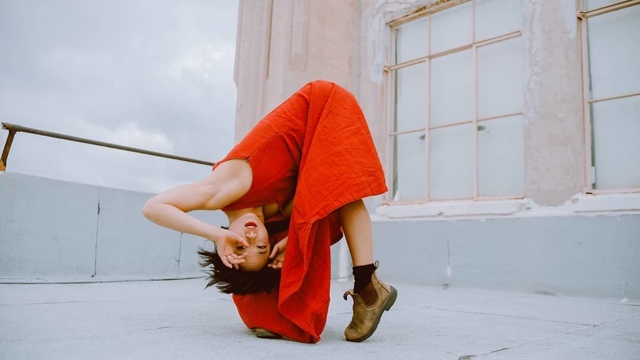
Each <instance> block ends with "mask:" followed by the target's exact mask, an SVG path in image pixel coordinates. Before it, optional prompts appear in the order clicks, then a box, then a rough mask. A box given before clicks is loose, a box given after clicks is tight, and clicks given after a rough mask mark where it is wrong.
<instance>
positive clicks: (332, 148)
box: [214, 81, 387, 342]
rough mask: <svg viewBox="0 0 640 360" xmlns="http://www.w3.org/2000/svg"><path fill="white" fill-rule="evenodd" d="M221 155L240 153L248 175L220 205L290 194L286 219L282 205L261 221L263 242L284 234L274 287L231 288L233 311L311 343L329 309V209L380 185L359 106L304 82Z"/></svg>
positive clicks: (334, 88) (333, 217) (280, 200)
mask: <svg viewBox="0 0 640 360" xmlns="http://www.w3.org/2000/svg"><path fill="white" fill-rule="evenodd" d="M229 159H246V160H247V161H248V162H249V164H250V166H251V169H252V171H253V182H252V185H251V187H250V189H249V191H248V192H247V194H245V195H244V196H243V197H242V198H240V199H238V200H237V201H235V202H234V203H233V204H231V205H229V206H228V207H226V208H225V209H223V210H237V209H242V208H247V207H253V206H260V205H267V204H273V203H277V204H279V206H280V209H281V210H282V209H283V208H284V207H285V206H286V204H288V203H289V201H290V200H291V199H292V198H294V206H293V213H292V214H291V218H290V220H285V219H283V218H282V211H280V213H279V214H276V215H275V216H273V217H270V218H269V219H266V220H265V222H266V226H267V229H268V230H269V232H270V239H271V241H273V242H275V241H277V240H279V239H281V238H283V237H284V236H286V235H287V234H288V236H289V238H288V242H287V250H286V255H285V261H284V264H283V268H282V270H281V271H282V277H281V281H280V287H279V289H278V290H277V291H272V292H271V293H268V294H267V293H259V294H250V295H233V300H234V302H235V305H236V307H237V309H238V313H239V314H240V317H241V318H242V320H243V321H244V323H245V325H246V326H247V327H249V328H257V327H259V328H264V329H267V330H269V331H272V332H275V333H278V334H281V335H283V336H285V337H287V338H289V339H292V340H296V341H301V342H317V341H319V340H320V334H321V333H322V331H323V329H324V326H325V324H326V321H327V313H328V310H329V291H330V280H331V254H330V245H331V244H333V243H335V242H337V241H338V240H339V239H340V238H341V237H342V232H341V229H340V221H339V218H338V216H337V212H336V210H337V209H339V208H340V207H342V206H343V205H345V204H347V203H350V202H352V201H355V200H359V199H362V198H365V197H368V196H373V195H378V194H382V193H384V192H386V191H387V187H386V184H385V179H384V173H383V170H382V166H381V164H380V161H379V159H378V155H377V153H376V149H375V146H374V144H373V141H372V139H371V134H370V132H369V128H368V126H367V123H366V120H365V118H364V115H363V114H362V110H361V109H360V107H359V105H358V103H357V102H356V100H355V98H354V97H353V95H351V94H350V93H349V92H348V91H346V90H345V89H343V88H341V87H340V86H338V85H336V84H333V83H330V82H325V81H315V82H312V83H309V84H307V85H305V86H304V87H303V88H302V89H300V90H299V91H298V92H297V93H295V94H294V95H293V96H291V97H290V98H289V99H287V100H286V101H285V102H284V103H283V104H282V105H280V106H279V107H277V108H276V109H275V110H273V111H272V112H271V113H270V114H268V115H267V116H266V117H265V118H264V119H262V120H261V121H260V122H259V123H258V124H257V125H256V126H255V127H254V128H253V129H252V130H251V131H250V132H249V134H247V136H246V137H245V138H244V139H243V140H242V141H241V142H240V143H239V144H238V145H237V146H236V147H234V149H233V150H232V151H231V152H230V153H229V154H228V155H227V156H226V157H225V158H224V159H223V160H222V161H221V162H223V161H226V160H229ZM221 162H219V163H221ZM214 169H215V168H214Z"/></svg>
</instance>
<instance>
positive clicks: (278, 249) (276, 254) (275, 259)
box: [268, 237, 288, 270]
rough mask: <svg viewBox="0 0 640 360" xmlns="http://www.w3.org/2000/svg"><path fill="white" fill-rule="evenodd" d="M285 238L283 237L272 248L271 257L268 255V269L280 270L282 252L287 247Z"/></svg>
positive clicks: (282, 257) (282, 260)
mask: <svg viewBox="0 0 640 360" xmlns="http://www.w3.org/2000/svg"><path fill="white" fill-rule="evenodd" d="M287 238H288V237H285V238H284V239H282V240H280V241H279V242H278V243H277V244H275V245H274V246H273V249H272V250H271V255H269V259H271V261H270V262H269V264H268V266H269V267H270V268H272V269H276V270H278V269H282V263H283V262H284V251H285V249H286V247H287Z"/></svg>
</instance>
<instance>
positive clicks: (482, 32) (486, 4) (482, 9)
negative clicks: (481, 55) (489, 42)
mask: <svg viewBox="0 0 640 360" xmlns="http://www.w3.org/2000/svg"><path fill="white" fill-rule="evenodd" d="M521 4H522V1H521V0H476V41H480V40H486V39H491V38H494V37H496V36H500V35H504V34H508V33H511V32H514V31H518V30H520V28H521V25H520V24H521V22H522V8H521Z"/></svg>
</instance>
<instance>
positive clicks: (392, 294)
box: [347, 286, 398, 342]
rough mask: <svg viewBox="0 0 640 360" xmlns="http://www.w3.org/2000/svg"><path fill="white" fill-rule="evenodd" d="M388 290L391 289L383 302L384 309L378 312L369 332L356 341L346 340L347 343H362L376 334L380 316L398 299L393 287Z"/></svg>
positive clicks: (396, 291)
mask: <svg viewBox="0 0 640 360" xmlns="http://www.w3.org/2000/svg"><path fill="white" fill-rule="evenodd" d="M390 288H391V291H390V292H389V297H388V298H387V301H385V303H384V309H383V311H380V314H378V317H377V318H376V321H375V323H374V325H373V327H372V328H371V331H369V332H368V333H366V334H365V335H364V336H362V337H359V338H357V339H347V341H351V342H362V341H365V340H367V339H368V338H369V337H371V335H373V333H374V332H376V330H377V329H378V324H380V319H381V318H382V314H383V313H384V312H385V311H389V309H391V307H392V306H393V304H395V302H396V298H397V297H398V290H396V288H394V287H393V286H390Z"/></svg>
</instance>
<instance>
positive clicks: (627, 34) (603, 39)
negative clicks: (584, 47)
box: [588, 6, 640, 99]
mask: <svg viewBox="0 0 640 360" xmlns="http://www.w3.org/2000/svg"><path fill="white" fill-rule="evenodd" d="M639 19H640V6H632V7H629V8H627V9H624V10H619V11H614V12H611V13H608V14H605V15H600V16H596V17H594V18H591V19H589V20H588V26H589V67H590V69H589V70H590V72H591V91H592V98H593V99H598V98H603V97H609V96H615V95H620V94H625V93H631V92H637V91H640V40H638V34H640V20H639Z"/></svg>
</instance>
